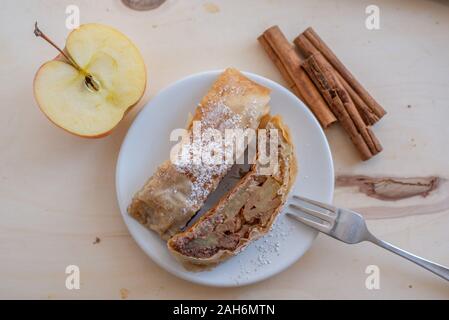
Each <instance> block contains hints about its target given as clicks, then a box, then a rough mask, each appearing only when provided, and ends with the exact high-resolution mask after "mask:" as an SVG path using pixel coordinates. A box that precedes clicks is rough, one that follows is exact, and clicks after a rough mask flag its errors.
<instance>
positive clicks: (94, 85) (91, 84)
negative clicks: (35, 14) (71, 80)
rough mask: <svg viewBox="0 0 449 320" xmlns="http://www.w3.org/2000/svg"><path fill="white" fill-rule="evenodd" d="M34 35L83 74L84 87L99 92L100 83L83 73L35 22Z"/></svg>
mask: <svg viewBox="0 0 449 320" xmlns="http://www.w3.org/2000/svg"><path fill="white" fill-rule="evenodd" d="M34 35H35V36H36V37H41V38H42V39H44V40H45V41H47V42H48V43H49V44H50V45H52V46H53V47H54V48H55V49H56V50H58V51H59V52H60V53H61V54H62V55H63V56H64V58H66V59H67V61H68V62H69V63H70V64H71V65H72V66H73V67H74V68H75V69H77V70H78V71H80V72H82V73H83V74H85V76H84V84H85V85H86V87H87V88H88V89H89V90H91V91H98V90H100V83H99V82H98V81H97V80H96V79H95V78H94V77H93V76H92V75H91V74H89V73H87V72H86V71H84V70H83V69H82V68H81V67H80V66H79V65H78V64H77V63H76V61H75V60H73V58H72V57H71V56H70V55H69V54H66V53H65V52H64V51H63V50H61V48H59V47H58V46H57V45H56V44H55V43H54V42H53V41H52V40H51V39H50V38H49V37H47V35H46V34H45V33H43V32H42V31H41V29H39V27H38V26H37V21H36V22H35V23H34Z"/></svg>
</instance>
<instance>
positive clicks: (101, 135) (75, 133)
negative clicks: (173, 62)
mask: <svg viewBox="0 0 449 320" xmlns="http://www.w3.org/2000/svg"><path fill="white" fill-rule="evenodd" d="M75 30H76V29H74V30H72V31H71V32H70V33H69V35H68V36H67V39H68V38H69V37H70V35H71V34H72V33H73V32H74V31H75ZM64 52H66V49H65V48H64ZM141 59H142V63H143V65H144V67H145V68H144V72H145V83H144V89H143V90H142V93H141V95H140V97H139V98H138V99H137V101H136V102H135V103H134V104H132V105H131V106H129V107H128V108H127V109H126V110H125V111H124V112H123V116H122V118H121V119H120V120H119V121H118V122H117V123H116V125H115V126H113V127H112V128H111V129H110V130H108V131H106V132H103V133H100V134H98V135H82V134H79V133H77V132H72V131H70V130H68V129H67V128H64V127H62V126H61V125H59V124H58V123H56V122H55V121H53V120H52V119H51V118H50V117H49V116H48V114H47V113H46V112H45V110H44V109H43V108H42V106H41V104H40V103H39V100H38V99H37V98H36V97H37V95H36V85H35V84H36V79H37V78H38V76H39V74H40V72H41V71H42V69H43V68H44V66H45V65H46V64H47V63H49V62H51V61H55V60H58V61H63V62H67V59H66V58H65V57H64V56H63V55H62V54H61V53H60V54H58V55H57V56H56V57H55V58H53V59H52V60H50V61H47V62H45V63H44V64H42V65H41V66H40V67H39V69H38V70H37V72H36V74H35V75H34V79H33V94H34V97H35V101H36V103H37V105H38V107H39V109H40V110H41V112H42V113H43V114H44V115H45V117H46V118H47V119H48V120H50V122H51V123H53V124H54V125H55V126H57V127H59V128H61V129H63V130H64V131H66V132H68V133H70V134H72V135H75V136H77V137H81V138H87V139H99V138H104V137H106V136H108V135H110V134H111V133H112V131H114V129H115V128H116V127H117V126H118V125H119V124H120V123H121V122H122V120H123V119H124V117H125V116H126V115H127V114H128V112H129V111H131V110H132V109H133V108H134V107H135V106H136V105H137V104H138V103H139V102H140V100H141V99H142V97H143V96H144V95H145V91H146V89H147V85H148V72H147V67H146V64H145V60H144V59H143V57H141Z"/></svg>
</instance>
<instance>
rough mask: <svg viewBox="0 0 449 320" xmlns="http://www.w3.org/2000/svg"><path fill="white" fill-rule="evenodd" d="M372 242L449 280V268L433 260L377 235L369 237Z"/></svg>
mask: <svg viewBox="0 0 449 320" xmlns="http://www.w3.org/2000/svg"><path fill="white" fill-rule="evenodd" d="M369 241H370V242H372V243H374V244H377V245H378V246H379V247H382V248H384V249H387V250H389V251H391V252H393V253H396V254H397V255H399V256H401V257H403V258H405V259H407V260H409V261H411V262H414V263H416V264H417V265H419V266H421V267H423V268H424V269H427V270H429V271H430V272H433V273H434V274H436V275H437V276H440V277H441V278H443V279H444V280H446V281H449V269H448V268H446V267H444V266H442V265H440V264H437V263H434V262H432V261H429V260H426V259H423V258H421V257H418V256H416V255H414V254H412V253H410V252H407V251H405V250H402V249H400V248H398V247H396V246H394V245H392V244H390V243H388V242H386V241H383V240H380V239H377V238H376V237H374V236H372V237H370V239H369Z"/></svg>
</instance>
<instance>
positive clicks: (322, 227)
mask: <svg viewBox="0 0 449 320" xmlns="http://www.w3.org/2000/svg"><path fill="white" fill-rule="evenodd" d="M287 215H289V216H290V217H292V218H294V219H296V220H298V221H300V222H302V223H304V224H305V225H308V226H309V227H312V228H314V229H317V230H319V231H321V232H323V233H329V231H330V230H331V228H330V226H326V225H324V224H322V223H319V222H316V221H313V220H310V219H307V218H304V217H302V216H300V215H297V214H294V213H291V212H287Z"/></svg>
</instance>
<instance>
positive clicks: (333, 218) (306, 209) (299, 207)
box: [289, 203, 335, 222]
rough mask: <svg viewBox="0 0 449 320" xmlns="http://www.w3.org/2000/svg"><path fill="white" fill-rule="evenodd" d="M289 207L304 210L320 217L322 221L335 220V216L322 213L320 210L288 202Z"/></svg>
mask: <svg viewBox="0 0 449 320" xmlns="http://www.w3.org/2000/svg"><path fill="white" fill-rule="evenodd" d="M289 207H291V208H293V209H297V210H299V211H302V212H305V213H307V214H310V215H311V216H313V217H317V218H320V219H322V220H324V221H327V222H334V221H335V217H333V216H331V215H329V214H326V213H324V212H322V211H319V210H312V209H308V208H306V207H303V206H298V205H296V204H294V203H290V204H289Z"/></svg>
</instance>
